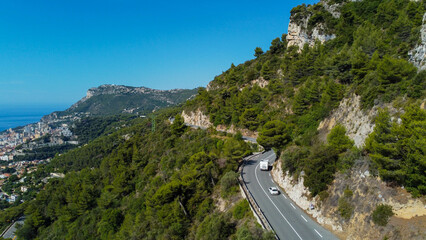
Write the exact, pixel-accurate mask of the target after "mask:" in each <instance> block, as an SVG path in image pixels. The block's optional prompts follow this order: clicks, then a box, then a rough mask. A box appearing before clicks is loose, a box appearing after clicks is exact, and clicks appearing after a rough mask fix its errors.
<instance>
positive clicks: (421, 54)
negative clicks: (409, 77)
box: [408, 13, 426, 70]
mask: <svg viewBox="0 0 426 240" xmlns="http://www.w3.org/2000/svg"><path fill="white" fill-rule="evenodd" d="M420 36H421V42H420V44H419V45H418V46H417V47H416V48H415V49H413V50H411V51H410V52H409V53H408V56H409V58H410V62H412V63H413V64H414V65H415V66H416V67H417V68H418V69H419V70H426V60H425V59H426V13H425V14H424V15H423V26H422V28H421V30H420Z"/></svg>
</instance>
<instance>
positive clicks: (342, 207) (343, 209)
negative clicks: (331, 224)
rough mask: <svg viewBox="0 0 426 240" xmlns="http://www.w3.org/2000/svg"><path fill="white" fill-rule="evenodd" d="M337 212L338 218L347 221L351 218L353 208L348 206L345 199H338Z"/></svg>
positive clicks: (350, 205)
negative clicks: (340, 217)
mask: <svg viewBox="0 0 426 240" xmlns="http://www.w3.org/2000/svg"><path fill="white" fill-rule="evenodd" d="M338 210H339V213H340V216H342V217H343V218H344V219H346V220H348V219H349V218H350V217H351V216H352V212H353V210H354V207H353V206H352V204H350V202H349V201H348V199H347V198H346V197H340V198H339V204H338Z"/></svg>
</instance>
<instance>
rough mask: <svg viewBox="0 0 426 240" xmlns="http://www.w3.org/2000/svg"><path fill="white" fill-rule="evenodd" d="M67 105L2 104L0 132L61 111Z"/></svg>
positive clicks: (0, 106) (34, 121)
mask: <svg viewBox="0 0 426 240" xmlns="http://www.w3.org/2000/svg"><path fill="white" fill-rule="evenodd" d="M66 108H67V105H51V106H50V105H49V106H4V105H3V106H2V105H0V132H1V131H4V130H7V129H9V128H16V127H22V126H25V125H27V124H30V123H36V122H39V121H40V119H41V118H42V117H43V116H44V115H48V114H50V113H52V112H54V111H62V110H65V109H66Z"/></svg>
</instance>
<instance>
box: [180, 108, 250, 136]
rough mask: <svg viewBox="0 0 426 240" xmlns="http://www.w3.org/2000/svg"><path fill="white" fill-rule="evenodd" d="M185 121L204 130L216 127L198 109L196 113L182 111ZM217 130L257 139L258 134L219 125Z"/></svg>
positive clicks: (232, 126)
mask: <svg viewBox="0 0 426 240" xmlns="http://www.w3.org/2000/svg"><path fill="white" fill-rule="evenodd" d="M181 115H182V117H183V121H184V122H185V123H186V124H188V125H191V126H196V127H201V128H204V129H207V128H210V127H214V125H213V124H212V123H211V122H210V118H209V117H208V116H207V115H205V114H204V113H203V111H201V109H197V110H195V111H182V114H181ZM215 129H216V130H217V131H219V132H227V133H232V134H235V133H237V132H241V134H242V135H243V136H247V137H252V138H257V137H258V135H259V134H258V132H254V131H250V130H248V129H243V128H237V127H235V126H234V125H231V126H229V127H228V126H225V125H218V126H216V127H215Z"/></svg>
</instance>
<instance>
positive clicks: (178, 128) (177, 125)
mask: <svg viewBox="0 0 426 240" xmlns="http://www.w3.org/2000/svg"><path fill="white" fill-rule="evenodd" d="M170 128H171V130H172V134H174V135H176V136H178V137H179V136H181V135H182V134H183V133H184V132H185V130H186V128H187V127H186V125H185V122H184V121H183V117H182V115H180V114H177V115H176V116H175V120H174V121H173V123H172V125H171V127H170Z"/></svg>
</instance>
